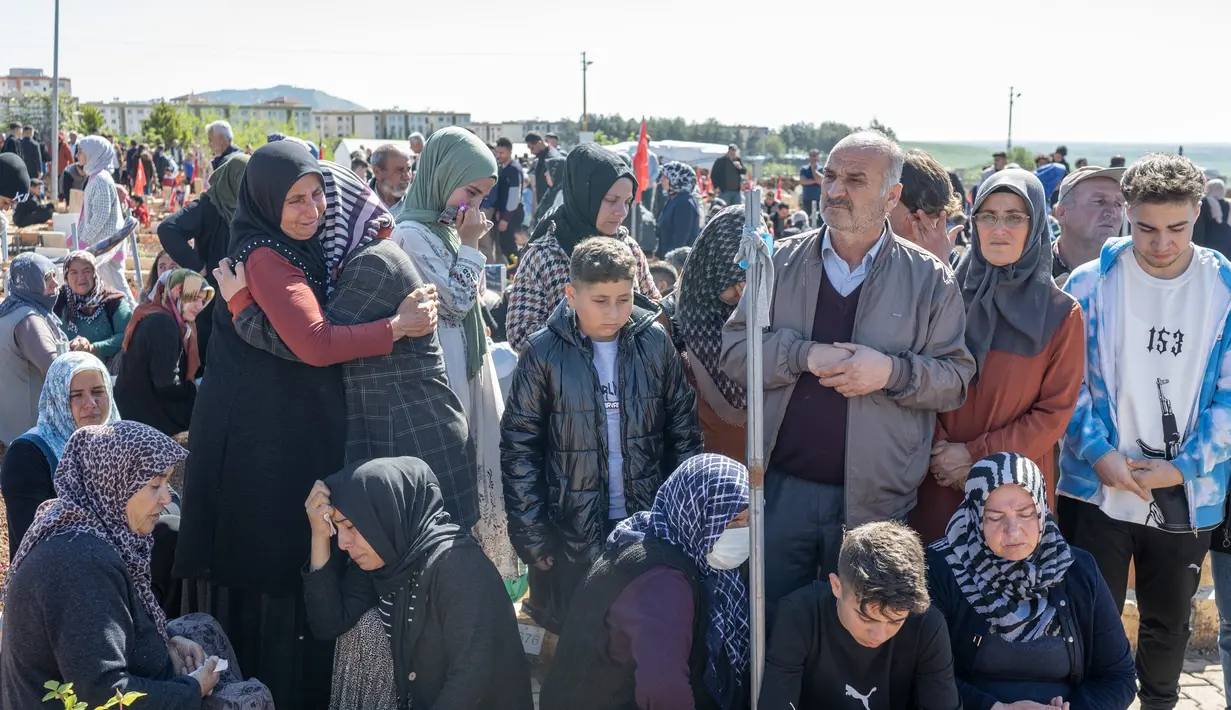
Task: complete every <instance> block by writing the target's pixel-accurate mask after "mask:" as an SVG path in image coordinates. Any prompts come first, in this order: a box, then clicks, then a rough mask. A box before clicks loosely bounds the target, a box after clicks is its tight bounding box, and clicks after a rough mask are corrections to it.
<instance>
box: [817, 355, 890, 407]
mask: <svg viewBox="0 0 1231 710" xmlns="http://www.w3.org/2000/svg"><path fill="white" fill-rule="evenodd" d="M808 371H809V372H811V373H812V374H813V375H815V376H816V377H817V379H818V380H820V383H821V384H822V385H824V386H826V387H832V388H833V389H834V390H836V391H837V392H838V394H840V395H842V396H843V397H847V398H850V397H859V396H862V395H865V394H871V393H873V392H876V391H877V390H882V389H884V388H885V385H887V384H889V378H890V377H891V376H892V375H893V358H891V357H889V356H888V355H885V354H884V353H882V352H879V351H877V350H874V349H872V348H869V347H868V346H866V345H856V344H854V343H834V344H833V345H829V344H827V343H813V344H812V346H811V347H810V348H809V350H808Z"/></svg>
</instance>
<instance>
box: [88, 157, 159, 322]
mask: <svg viewBox="0 0 1231 710" xmlns="http://www.w3.org/2000/svg"><path fill="white" fill-rule="evenodd" d="M77 164H78V165H80V166H81V167H82V169H83V170H84V171H85V174H86V184H85V201H84V202H83V203H82V205H81V216H80V217H79V218H78V219H77V240H76V243H75V244H74V245H73V248H74V249H85V248H86V247H88V246H90V245H91V244H94V243H96V242H99V241H102V240H103V239H106V238H107V237H110V236H111V235H113V234H115V233H116V232H118V231H119V230H120V227H122V226H124V212H123V210H122V209H121V208H120V195H119V193H117V192H116V191H115V180H114V179H112V177H111V170H112V169H113V168H114V167H115V164H116V160H115V148H113V147H112V146H111V141H109V140H107V139H106V138H103V137H102V136H86V137H85V138H82V139H81V142H80V143H78V145H77ZM147 177H148V176H147ZM150 179H153V178H150ZM127 250H128V246H127V245H126V244H124V243H121V244H120V245H119V246H118V247H117V248H115V249H113V250H112V251H111V252H109V253H107V254H99V255H97V256H98V262H99V264H98V277H99V278H101V279H102V280H103V282H104V283H106V284H107V285H108V286H110V287H111V288H113V289H115V290H116V291H119V292H120V293H123V294H126V295H127V296H128V297H129V298H132V289H130V288H129V287H128V280H127V279H126V278H125V277H124V259H125V257H126V256H127V255H128V251H127Z"/></svg>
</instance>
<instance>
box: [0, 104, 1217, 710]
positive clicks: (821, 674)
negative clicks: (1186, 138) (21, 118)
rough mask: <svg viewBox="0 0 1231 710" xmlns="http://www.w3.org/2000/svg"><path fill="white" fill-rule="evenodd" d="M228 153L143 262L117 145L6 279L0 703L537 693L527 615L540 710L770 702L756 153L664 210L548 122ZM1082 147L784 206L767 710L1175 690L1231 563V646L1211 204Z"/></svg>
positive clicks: (847, 187)
mask: <svg viewBox="0 0 1231 710" xmlns="http://www.w3.org/2000/svg"><path fill="white" fill-rule="evenodd" d="M209 134H210V137H211V139H210V148H211V151H212V153H213V159H212V161H211V165H210V174H209V176H208V183H207V185H206V190H205V192H204V194H202V195H200V196H197V197H196V198H195V199H193V200H190V201H189V202H188V203H187V204H186V205H185V206H184V207H183V208H182V209H178V210H176V211H175V212H173V213H172V214H170V215H169V216H168V217H167V218H166V219H164V220H162V221H161V222H160V224H159V226H158V228H157V234H158V237H159V240H160V241H161V244H162V247H163V249H164V250H165V252H164V253H163V254H160V255H159V257H158V258H157V259H156V260H155V263H154V265H153V267H152V269H151V271H150V272H149V274H148V276H146V275H144V274H141V275H137V276H138V277H139V280H140V283H134V284H129V283H128V281H127V275H126V274H125V272H124V270H123V266H124V261H123V259H122V258H116V257H114V256H113V253H114V252H107V253H102V254H94V253H92V251H91V250H86V249H85V247H88V246H90V245H93V244H96V243H99V242H100V241H102V240H106V239H108V238H109V237H110V236H111V235H112V234H114V233H115V232H117V231H119V230H121V229H122V228H123V227H124V225H125V220H126V219H127V213H126V211H125V205H124V203H123V200H122V197H123V195H124V193H125V189H126V185H125V184H124V182H125V180H126V179H127V177H126V175H127V173H126V172H124V171H121V170H120V166H121V164H122V163H121V160H120V158H119V155H118V152H117V151H116V150H115V148H114V147H113V146H112V144H111V143H110V142H109V141H108V140H106V139H105V138H103V137H99V136H87V137H83V138H81V139H80V140H79V141H78V140H74V142H75V147H73V148H70V150H71V151H73V153H72V155H73V157H74V159H75V160H76V161H77V164H78V165H80V166H81V171H82V174H83V175H84V180H85V182H84V191H85V205H86V206H85V209H84V214H83V215H82V220H81V224H82V225H83V227H82V228H81V229H80V230H79V231H78V235H79V238H80V243H78V244H74V245H72V246H73V250H72V251H71V252H70V253H69V255H68V256H67V257H66V258H65V260H64V261H63V263H62V264H61V265H57V264H56V263H53V262H52V261H50V260H49V259H47V258H46V257H44V256H41V255H38V254H34V253H23V254H20V255H19V256H17V257H16V258H15V259H14V260H13V261H12V264H11V265H10V269H9V279H8V284H7V287H6V291H5V298H4V300H3V301H0V368H2V369H3V372H4V373H5V387H4V388H0V442H2V445H3V448H4V449H6V450H5V452H4V457H3V462H2V464H0V494H2V495H3V498H4V503H5V506H6V508H7V511H8V523H9V531H8V532H9V539H10V544H11V545H12V549H11V565H10V567H9V570H8V576H7V579H6V581H5V583H4V590H3V603H4V611H5V617H6V619H7V620H8V623H7V624H6V629H5V638H4V643H3V645H2V647H0V704H3V705H4V706H5V707H35V706H37V705H38V704H39V702H40V699H41V698H42V697H43V695H44V694H45V690H46V689H45V687H44V686H45V684H46V683H47V682H48V681H57V682H72V683H74V688H75V689H76V691H77V694H78V696H79V697H81V698H82V699H83V700H86V701H88V702H91V703H94V702H98V703H101V702H105V701H106V699H108V698H110V697H112V696H113V695H114V694H115V692H116V691H121V692H141V693H146V694H147V695H146V696H145V697H144V698H142V699H141V700H140V706H141V707H151V708H168V709H171V708H175V709H180V708H196V707H207V708H241V707H242V708H250V709H260V708H272V707H273V706H274V703H275V702H276V704H277V706H278V707H281V708H331V709H337V710H357V709H360V708H363V709H376V710H398V709H404V708H408V707H415V708H437V709H440V710H444V709H446V708H447V709H449V710H489V709H490V710H495V709H496V708H516V709H518V710H529V709H530V708H532V707H534V700H533V696H532V690H531V687H532V685H531V675H530V665H529V664H528V662H527V657H526V653H525V651H524V649H523V645H522V641H521V636H520V634H519V630H518V622H517V617H516V616H515V613H514V602H521V609H522V611H524V612H525V613H526V614H527V615H528V616H529V617H530V618H531V619H532V620H533V621H534V623H536V624H538V625H539V626H541V627H543V628H545V629H547V630H549V631H550V632H552V633H555V634H557V635H558V637H559V643H558V646H557V648H556V652H555V655H554V658H553V659H552V660H551V662H550V664H549V666H548V667H547V668H546V670H545V673H546V675H545V677H544V678H543V681H542V690H541V695H540V698H539V704H540V707H542V708H543V709H544V710H576V708H579V707H591V706H592V707H597V708H612V709H613V710H615V709H616V708H620V709H623V708H633V707H636V708H640V709H641V710H649V709H651V708H672V709H673V710H674V709H677V708H680V709H684V708H719V709H721V710H738V709H740V708H746V707H748V706H749V704H750V702H751V699H752V697H753V693H754V689H753V687H752V681H751V677H752V673H751V670H752V669H751V664H752V662H753V661H752V654H751V638H750V634H751V631H750V627H751V624H752V622H751V619H750V598H751V596H752V590H751V582H750V580H749V576H748V568H747V564H746V563H747V561H748V558H749V555H750V548H751V544H752V541H751V540H752V538H751V535H750V530H749V527H748V525H749V510H748V509H749V502H750V499H751V491H750V480H749V471H748V469H747V468H746V467H745V466H744V465H743V464H742V463H741V461H742V460H743V459H744V458H745V446H746V429H747V424H748V422H747V414H746V413H747V409H748V400H747V378H748V376H749V373H748V369H747V368H748V362H747V358H748V344H749V342H748V338H749V336H750V334H749V332H748V330H747V318H748V310H747V309H748V308H749V307H750V300H751V298H752V296H751V293H745V290H744V286H745V280H744V271H743V268H742V267H741V266H740V264H739V261H738V260H739V256H738V254H739V252H740V250H741V240H742V239H743V232H744V229H743V228H744V221H745V212H744V208H743V206H742V205H741V202H742V200H743V199H744V194H746V193H741V189H742V188H743V186H744V185H745V181H746V180H747V176H746V175H747V170H746V168H745V166H744V165H743V162H742V160H741V159H740V157H739V154H738V149H737V148H735V147H734V146H733V147H732V149H731V150H730V151H729V152H728V155H726V156H724V157H723V158H720V160H719V162H718V163H716V164H715V165H714V168H713V170H712V171H710V173H709V176H708V179H709V182H710V184H708V185H706V184H705V183H704V181H699V180H698V174H697V172H696V171H695V170H693V169H692V168H691V167H689V166H687V165H684V164H682V163H676V162H672V161H662V162H661V163H659V164H657V165H656V166H655V171H654V176H653V178H652V179H651V184H649V185H642V184H639V182H638V180H637V170H636V169H635V168H634V167H633V162H632V161H631V160H629V159H628V156H624V155H618V154H616V153H613V152H611V151H610V150H608V149H606V148H604V147H601V146H598V145H595V144H581V145H577V146H573V147H571V149H570V150H568V151H567V152H564V151H562V150H561V149H560V148H559V146H558V145H557V144H558V141H554V142H553V138H554V137H552V136H543V137H540V136H538V135H536V134H532V135H530V136H527V141H526V142H527V144H528V146H529V148H530V150H531V152H532V154H533V157H532V158H531V159H529V160H527V161H526V162H524V163H523V162H522V159H520V158H518V157H516V156H514V155H513V146H512V144H511V143H510V142H509V141H500V142H498V143H497V144H495V145H487V144H485V143H484V142H483V141H481V140H480V139H479V138H478V137H476V136H475V135H474V134H472V133H470V132H469V131H467V130H465V129H462V128H446V129H443V130H440V131H437V132H435V133H433V134H432V135H431V136H430V137H427V138H424V137H422V136H419V137H418V139H417V140H412V141H411V146H410V148H411V150H410V151H409V152H407V151H405V150H403V149H400V148H397V147H395V146H392V145H389V146H383V145H377V146H375V148H374V149H373V150H372V153H371V155H370V156H369V155H367V154H366V153H365V154H363V155H354V156H343V159H344V160H345V158H347V157H349V158H350V164H349V165H342V164H338V163H337V162H333V161H324V160H321V159H320V158H319V152H318V151H317V149H316V146H314V145H311V144H309V143H308V142H307V141H304V140H301V139H299V138H295V137H288V136H282V135H273V136H270V140H269V142H268V143H267V144H265V145H263V146H261V147H260V148H258V149H256V150H255V151H252V152H251V154H250V155H249V154H248V152H247V151H243V150H240V149H238V147H236V146H235V145H234V144H233V142H232V140H231V131H230V127H229V126H227V125H225V124H211V127H210V130H209ZM412 138H414V137H412ZM74 139H75V137H74ZM136 147H137V148H139V146H136ZM163 155H164V157H163V160H164V161H168V160H170V161H176V164H178V162H179V161H178V160H177V159H176V157H173V154H172V151H171V150H167V151H164V152H163ZM140 156H141V153H140V151H139V152H138V153H137V157H136V160H137V161H141V160H143V158H141V157H140ZM1053 157H1054V156H1053ZM1063 158H1064V156H1063V155H1061V157H1060V159H1059V160H1055V161H1051V160H1049V161H1046V162H1045V161H1042V160H1041V161H1040V163H1039V164H1038V165H1037V166H1036V170H1034V171H1028V170H1024V169H1021V168H1019V167H1015V166H1011V165H1007V164H1004V165H1001V164H999V162H998V163H997V165H994V166H993V168H992V169H990V170H989V172H988V173H987V174H986V175H985V176H984V177H983V178H982V179H981V180H980V181H979V183H978V185H977V188H976V189H975V191H974V194H973V195H972V196H970V198H971V199H969V200H967V196H965V195H963V191H962V189H961V187H960V185H955V181H954V180H953V179H952V177H951V175H950V173H949V171H947V170H946V169H945V168H944V167H943V166H941V165H940V164H939V163H938V162H937V161H936V160H935V159H933V158H932V156H930V155H928V154H927V153H926V152H923V151H918V150H912V151H903V150H902V149H901V148H900V147H899V146H898V145H897V144H896V143H895V142H894V141H892V140H890V139H889V138H887V137H885V136H884V135H882V134H880V133H877V132H870V131H869V132H859V133H855V134H852V135H850V136H847V137H846V138H844V139H843V140H842V141H841V142H839V143H838V144H837V145H836V146H835V147H834V148H833V150H832V151H831V152H830V153H829V154H828V155H827V156H825V157H824V160H823V161H822V159H821V156H820V154H819V152H816V151H814V152H813V153H812V154H810V156H809V163H808V165H807V166H806V167H805V168H804V170H803V171H801V173H803V172H806V174H801V178H803V179H802V180H801V183H802V189H801V192H800V199H801V203H800V209H798V210H795V211H792V209H791V206H789V205H783V204H781V203H780V201H777V200H773V201H769V202H767V203H766V206H767V209H766V211H765V212H764V214H763V222H762V229H763V230H764V231H765V232H766V233H767V234H773V235H774V236H775V237H777V239H776V241H775V242H774V248H773V250H772V257H771V258H772V261H773V280H772V285H771V286H770V290H768V291H767V292H765V293H762V294H760V296H761V297H767V298H768V299H769V303H768V304H762V305H767V306H768V312H769V314H770V320H769V324H768V327H767V328H766V329H765V330H764V332H761V333H753V334H751V335H752V337H760V338H761V339H762V340H761V345H762V356H763V363H762V372H761V373H759V375H757V376H760V377H761V378H762V382H763V386H764V402H763V405H764V407H763V411H764V417H765V420H764V427H763V429H764V434H765V442H764V443H765V452H766V455H765V459H766V462H767V467H766V473H765V480H764V485H765V491H764V493H765V498H764V500H765V518H764V520H765V530H764V533H765V548H764V551H763V554H764V561H765V579H764V587H763V589H764V595H765V604H766V616H767V619H768V622H769V634H768V652H767V657H766V659H765V668H764V674H763V682H762V685H761V687H760V689H759V702H760V707H763V708H767V709H772V710H785V709H786V708H794V709H795V710H809V709H813V708H846V709H847V710H860V709H861V708H862V710H899V709H902V710H905V709H906V708H912V707H914V708H925V709H928V710H958V709H959V708H962V707H966V708H978V709H979V710H1010V709H1011V710H1044V709H1046V708H1055V709H1058V710H1068V709H1069V708H1072V710H1077V709H1078V708H1082V709H1085V708H1095V709H1098V710H1126V709H1127V708H1128V707H1129V706H1130V705H1131V704H1132V703H1133V702H1134V699H1139V700H1140V704H1141V707H1142V708H1146V709H1148V710H1170V709H1171V708H1174V707H1175V706H1176V703H1177V700H1178V697H1179V695H1178V692H1179V676H1180V673H1181V670H1182V665H1183V657H1184V651H1185V647H1186V644H1187V642H1188V639H1189V632H1190V630H1189V626H1188V624H1189V609H1190V600H1191V598H1192V596H1193V594H1194V593H1195V592H1196V590H1197V586H1198V584H1199V579H1200V569H1201V565H1202V562H1203V560H1204V559H1205V557H1206V554H1207V553H1211V554H1212V560H1213V567H1214V571H1215V580H1216V584H1217V585H1218V592H1220V593H1219V594H1218V595H1217V598H1218V601H1219V604H1220V605H1221V606H1223V607H1224V609H1223V610H1222V611H1223V613H1224V618H1226V619H1228V621H1231V605H1229V604H1227V602H1225V601H1224V599H1226V600H1231V572H1229V571H1231V542H1229V540H1231V536H1229V535H1228V533H1227V529H1228V528H1227V524H1226V522H1225V517H1226V506H1227V500H1228V494H1227V493H1228V492H1227V488H1228V474H1229V472H1231V353H1228V350H1227V343H1226V340H1225V339H1224V338H1223V330H1224V328H1225V326H1226V325H1227V323H1228V321H1229V320H1231V262H1229V261H1228V260H1227V259H1226V258H1225V257H1224V256H1223V255H1222V254H1221V253H1220V251H1219V249H1218V247H1217V244H1216V240H1217V238H1218V236H1219V235H1220V234H1221V233H1222V231H1223V230H1222V226H1223V225H1225V224H1226V223H1227V221H1228V219H1231V205H1229V204H1228V203H1227V202H1226V200H1225V198H1224V196H1223V195H1222V194H1221V191H1220V185H1218V184H1216V183H1215V182H1213V181H1207V179H1206V176H1205V175H1204V173H1203V172H1202V170H1201V169H1199V168H1198V167H1197V166H1196V165H1194V164H1193V163H1192V162H1191V161H1190V160H1189V159H1187V158H1184V157H1182V156H1177V155H1171V154H1162V153H1156V154H1150V155H1147V156H1145V157H1143V158H1141V159H1140V160H1138V161H1136V162H1135V163H1133V164H1132V165H1130V166H1118V167H1108V168H1102V167H1097V166H1081V167H1078V168H1075V169H1074V170H1072V171H1071V172H1070V171H1069V169H1068V166H1067V163H1064V162H1063ZM151 159H153V156H151ZM131 160H132V159H131V158H130V159H129V162H131ZM1053 165H1055V166H1058V167H1050V166H1053ZM154 169H155V170H157V169H158V167H157V166H156V167H155V168H154ZM142 170H143V171H144V168H142ZM31 172H32V171H31V170H30V168H29V166H27V164H26V161H25V160H23V159H22V157H21V156H19V155H18V154H13V155H7V154H4V155H0V209H8V208H11V207H13V206H14V205H15V204H16V205H20V204H21V203H22V202H24V201H25V200H26V199H28V198H27V195H29V194H30V192H31V189H30V185H31V177H32V176H31ZM117 178H118V181H117ZM703 187H704V188H705V189H703ZM527 193H528V194H527ZM660 198H661V199H660ZM643 202H644V203H646V204H647V206H646V207H645V208H642V207H641V203H643ZM660 208H661V209H660ZM655 211H657V214H655ZM643 213H644V214H643ZM643 220H644V221H643ZM647 223H649V224H654V225H655V228H654V229H653V230H652V231H651V230H646V229H644V227H645V226H646V224H647ZM814 225H816V226H814ZM1198 225H1203V228H1204V231H1202V230H1201V229H1199V227H1198ZM647 232H649V233H647ZM650 234H652V236H653V242H652V243H651V242H649V241H647V240H648V239H650ZM1122 235H1125V236H1122ZM1198 240H1201V241H1204V244H1203V243H1201V241H1198ZM1206 244H1208V245H1209V246H1206ZM493 267H495V269H493ZM497 275H498V276H497ZM506 280H507V281H508V283H507V284H506V283H505V282H506ZM134 286H135V287H136V288H134ZM134 292H136V293H134ZM1193 304H1199V307H1194V305H1193ZM1142 345H1145V346H1146V347H1144V348H1143V347H1141V346H1142ZM1211 551H1212V552H1211ZM1130 563H1131V564H1132V565H1133V566H1134V568H1135V590H1136V598H1137V604H1138V608H1139V610H1140V616H1141V627H1140V632H1139V640H1138V645H1137V649H1136V652H1135V656H1134V653H1133V651H1132V650H1130V645H1129V642H1128V639H1127V637H1126V634H1125V631H1124V628H1123V626H1122V625H1121V622H1120V612H1121V609H1122V607H1123V605H1124V601H1125V597H1126V593H1127V589H1128V587H1129V567H1130ZM1222 644H1223V646H1224V648H1226V649H1228V652H1227V653H1226V655H1224V658H1223V660H1224V664H1225V666H1224V667H1225V670H1226V671H1227V672H1228V673H1229V674H1231V623H1227V622H1224V631H1223V633H1222ZM241 664H242V668H243V671H242V672H241V670H240V668H241ZM1229 678H1231V675H1229Z"/></svg>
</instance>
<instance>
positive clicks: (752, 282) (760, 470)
mask: <svg viewBox="0 0 1231 710" xmlns="http://www.w3.org/2000/svg"><path fill="white" fill-rule="evenodd" d="M761 231H762V230H761V188H759V187H753V188H750V189H748V190H745V191H744V235H743V238H744V241H745V242H748V240H759V239H761ZM746 258H747V263H748V270H747V271H746V272H745V275H746V283H745V285H744V297H745V301H746V303H745V309H746V311H745V312H746V315H747V321H746V322H747V331H746V332H747V336H748V358H747V360H748V392H747V399H748V410H747V412H748V413H747V426H746V429H747V431H746V433H747V437H748V439H747V441H748V485H749V506H748V526H749V528H750V532H751V534H752V547H751V554H750V555H749V570H748V572H749V573H748V578H749V581H750V585H749V586H750V587H751V588H750V589H749V596H750V597H751V599H750V601H751V604H752V609H751V610H750V614H749V618H750V620H751V622H752V623H751V627H752V629H751V630H752V710H757V704H758V701H759V698H758V696H759V695H760V694H761V680H762V678H763V677H764V674H765V671H764V666H765V634H766V628H765V623H766V622H765V435H764V427H765V413H764V411H763V410H764V399H765V396H764V395H765V387H764V385H765V382H764V380H762V379H761V378H762V372H763V370H762V368H761V362H762V360H763V356H762V353H761V349H762V348H761V331H762V330H763V329H764V328H766V327H767V326H768V325H769V324H768V323H762V322H760V321H761V319H760V314H759V313H758V305H759V304H758V303H757V298H758V294H759V292H760V287H761V283H762V281H763V280H764V278H765V262H764V259H765V258H766V257H765V253H764V252H762V251H760V250H759V249H751V250H748V253H747V254H746Z"/></svg>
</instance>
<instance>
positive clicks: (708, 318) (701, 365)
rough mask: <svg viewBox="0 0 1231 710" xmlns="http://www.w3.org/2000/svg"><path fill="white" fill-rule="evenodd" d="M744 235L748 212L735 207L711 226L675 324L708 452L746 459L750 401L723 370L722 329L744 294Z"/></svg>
mask: <svg viewBox="0 0 1231 710" xmlns="http://www.w3.org/2000/svg"><path fill="white" fill-rule="evenodd" d="M743 230H744V208H743V206H742V205H734V206H732V207H728V208H726V209H724V210H722V211H721V212H719V213H718V214H717V215H716V216H715V217H714V218H713V219H711V220H710V221H709V223H708V224H706V225H705V229H704V230H702V231H701V236H700V237H698V238H697V241H696V244H694V245H693V250H692V253H690V254H689V255H688V262H687V263H686V264H685V266H684V274H683V276H681V277H680V283H679V288H678V289H677V291H678V293H679V307H678V309H677V310H676V318H675V322H674V323H673V324H672V325H673V328H674V330H675V334H676V336H677V339H679V340H681V341H682V342H683V343H684V351H683V353H684V365H685V369H684V372H685V373H686V374H687V375H688V379H689V382H691V383H692V385H693V388H694V389H696V390H697V415H698V417H699V418H700V420H701V430H702V432H703V433H704V435H705V439H704V440H705V450H706V451H707V452H710V453H715V454H722V455H724V456H730V457H731V458H733V459H743V458H744V454H745V453H746V450H747V441H746V438H745V434H744V422H745V417H746V413H745V411H744V410H745V408H746V407H747V402H746V400H745V397H744V388H743V386H742V385H740V384H738V383H736V382H734V381H733V380H731V378H729V377H727V376H726V375H725V374H723V372H722V368H721V367H719V357H720V355H721V352H722V326H723V324H724V323H726V322H727V318H729V317H730V316H731V312H732V311H734V310H735V306H736V304H738V303H739V299H740V296H742V295H743V293H744V270H743V269H741V268H740V266H739V264H737V263H736V261H735V254H736V253H737V252H738V251H739V244H740V239H741V238H742V236H743Z"/></svg>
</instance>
